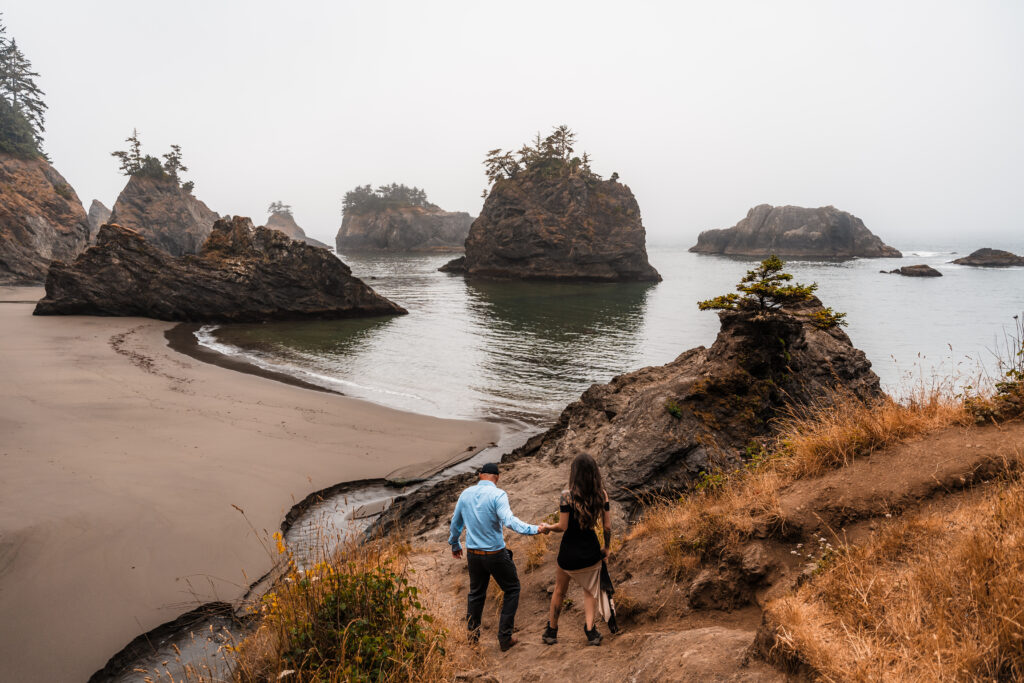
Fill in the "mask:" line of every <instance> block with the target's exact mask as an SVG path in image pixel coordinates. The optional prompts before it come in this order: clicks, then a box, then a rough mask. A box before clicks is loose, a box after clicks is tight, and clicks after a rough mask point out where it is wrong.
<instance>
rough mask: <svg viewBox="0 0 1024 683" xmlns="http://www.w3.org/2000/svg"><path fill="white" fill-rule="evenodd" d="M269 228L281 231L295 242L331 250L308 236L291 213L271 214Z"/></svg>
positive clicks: (268, 221) (268, 220) (268, 222)
mask: <svg viewBox="0 0 1024 683" xmlns="http://www.w3.org/2000/svg"><path fill="white" fill-rule="evenodd" d="M267 227H268V228H270V229H271V230H280V231H281V232H283V233H284V234H286V235H288V236H289V237H291V238H292V239H293V240H299V241H300V242H305V243H306V244H309V245H311V246H314V247H324V248H325V249H329V248H330V247H328V246H327V245H326V244H324V243H323V242H321V241H320V240H315V239H313V238H312V237H309V236H307V235H306V231H305V230H303V229H302V228H300V227H299V224H298V223H296V222H295V218H294V216H292V215H291V214H290V213H284V212H278V213H272V214H270V217H269V218H268V219H267Z"/></svg>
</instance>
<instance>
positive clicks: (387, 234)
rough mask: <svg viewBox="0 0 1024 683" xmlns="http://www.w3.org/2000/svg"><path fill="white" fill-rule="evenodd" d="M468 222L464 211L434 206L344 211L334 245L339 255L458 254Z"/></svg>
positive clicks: (468, 218) (467, 228) (465, 234)
mask: <svg viewBox="0 0 1024 683" xmlns="http://www.w3.org/2000/svg"><path fill="white" fill-rule="evenodd" d="M472 222H473V217H472V216H470V215H469V214H468V213H466V212H465V211H444V210H443V209H441V208H440V207H438V206H436V205H434V204H430V205H428V206H388V207H381V208H372V209H368V210H363V211H358V212H357V211H351V210H346V211H345V216H344V218H343V219H342V221H341V228H340V229H339V230H338V236H337V238H336V239H335V246H336V247H337V249H338V252H339V253H342V252H359V251H396V252H397V251H406V252H427V251H440V252H444V251H461V250H462V249H463V247H464V245H465V242H466V236H467V235H468V234H469V226H470V224H472Z"/></svg>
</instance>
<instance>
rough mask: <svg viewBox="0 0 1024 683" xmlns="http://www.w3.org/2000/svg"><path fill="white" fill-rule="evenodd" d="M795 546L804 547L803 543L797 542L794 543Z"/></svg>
mask: <svg viewBox="0 0 1024 683" xmlns="http://www.w3.org/2000/svg"><path fill="white" fill-rule="evenodd" d="M796 547H797V548H803V547H804V544H803V543H797V544H796Z"/></svg>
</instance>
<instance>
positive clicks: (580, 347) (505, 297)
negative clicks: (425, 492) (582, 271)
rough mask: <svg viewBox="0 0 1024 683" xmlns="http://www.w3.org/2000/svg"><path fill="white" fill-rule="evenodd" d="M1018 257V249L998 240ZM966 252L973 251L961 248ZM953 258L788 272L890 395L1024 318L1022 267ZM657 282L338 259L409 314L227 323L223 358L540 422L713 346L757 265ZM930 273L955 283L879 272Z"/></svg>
mask: <svg viewBox="0 0 1024 683" xmlns="http://www.w3.org/2000/svg"><path fill="white" fill-rule="evenodd" d="M1004 246H1013V245H1004ZM960 249H961V251H962V252H965V251H967V249H966V248H965V247H961V248H960ZM952 252H953V250H952V249H949V248H945V249H943V248H933V249H930V250H926V251H917V252H909V251H908V252H907V253H908V255H907V257H906V258H903V259H856V260H852V261H842V262H815V261H791V262H790V263H789V264H788V265H787V270H789V271H790V272H792V273H794V275H796V277H797V279H798V280H800V281H803V282H811V281H816V282H818V284H819V285H820V289H819V294H820V296H821V298H822V300H823V301H825V302H826V304H828V305H831V306H833V307H834V308H835V309H836V310H840V311H845V312H846V313H847V314H848V318H847V319H848V321H849V323H850V326H849V328H847V331H848V332H849V334H850V337H851V338H852V340H853V342H854V344H855V345H856V346H857V347H859V348H861V349H863V350H864V351H865V353H867V355H868V358H869V359H871V361H872V362H873V363H874V367H875V371H876V372H877V373H878V374H879V375H880V376H881V378H882V381H883V384H884V385H886V387H887V388H888V389H890V390H896V388H897V387H898V386H899V385H900V384H901V383H905V382H906V381H907V379H908V375H910V374H912V373H920V374H924V375H925V376H927V375H928V374H929V373H931V372H938V373H940V374H943V375H948V374H951V373H962V374H964V375H969V374H971V373H972V372H974V371H975V370H976V368H977V365H978V363H979V362H985V361H987V362H988V363H989V365H991V361H992V357H991V354H990V353H988V349H991V348H994V346H995V345H996V342H997V341H998V340H999V339H1000V338H1001V334H1002V330H1003V328H1004V327H1005V326H1006V325H1007V324H1010V323H1012V316H1013V315H1015V314H1018V313H1020V312H1021V311H1022V310H1024V268H1009V269H994V268H970V267H967V266H957V265H953V264H950V263H948V261H950V260H952V259H953V258H956V255H955V254H953V253H952ZM649 253H650V257H651V261H652V263H654V265H655V267H656V268H658V270H659V271H660V272H661V274H662V275H663V276H664V278H665V279H664V281H663V282H661V283H659V284H593V283H587V284H566V283H540V282H472V283H467V282H466V280H465V279H463V278H462V277H458V276H452V275H447V274H445V273H439V272H437V268H438V267H439V266H440V265H442V264H444V263H445V262H446V260H447V258H448V257H447V256H440V255H438V256H433V255H409V256H394V255H376V256H362V255H360V256H353V257H348V256H344V257H343V259H344V260H345V261H346V262H347V263H348V264H349V265H350V266H351V267H352V270H353V272H354V273H355V274H356V275H357V276H359V277H362V278H363V279H364V280H366V282H367V283H368V284H370V285H371V286H373V287H374V288H375V289H376V290H377V291H379V292H380V293H381V294H383V295H385V296H387V297H389V298H391V299H393V300H395V301H397V302H398V303H400V304H402V305H403V306H405V307H406V308H407V309H408V310H409V315H406V316H398V317H392V318H378V319H372V320H343V321H334V322H304V323H273V324H265V325H235V326H224V327H222V328H220V329H219V330H218V331H217V332H216V338H217V340H219V341H220V342H222V343H224V344H226V345H230V346H225V347H222V348H223V349H224V350H227V351H231V350H232V349H234V350H235V351H237V350H238V349H239V348H240V349H242V350H244V352H245V353H246V354H248V355H249V356H250V357H251V358H255V359H256V360H257V361H258V362H260V363H263V364H267V365H274V366H276V367H277V368H278V369H281V370H285V371H288V372H292V373H294V374H299V375H300V376H303V377H304V378H305V379H307V380H310V381H313V382H316V383H319V384H322V385H325V386H329V387H332V388H336V389H339V390H341V391H343V392H345V393H347V394H350V395H354V396H358V397H362V398H368V399H370V400H373V401H377V402H379V403H383V404H386V405H391V406H394V407H398V408H402V409H405V410H411V411H414V412H419V413H426V414H432V415H439V416H444V417H471V418H487V419H492V420H498V421H507V422H512V423H524V422H525V423H527V424H529V425H541V424H546V423H548V422H549V421H550V420H552V419H553V418H554V417H555V416H557V414H558V413H559V412H560V411H561V409H562V408H563V407H564V406H565V405H566V404H567V403H569V402H570V401H572V400H574V399H575V398H577V397H578V396H579V394H580V393H581V392H582V391H584V390H585V389H586V388H587V387H588V386H590V385H591V384H592V383H594V382H604V381H607V380H609V379H610V378H611V377H613V376H615V375H617V374H620V373H622V372H627V371H629V370H634V369H636V368H640V367H643V366H645V365H655V364H662V363H667V362H669V361H671V360H672V359H674V358H675V357H676V356H678V355H679V354H680V353H682V352H683V351H685V350H686V349H689V348H691V347H694V346H698V345H701V344H703V345H709V344H710V343H711V342H713V341H714V338H715V334H716V333H717V331H718V319H717V317H716V316H715V315H714V314H713V313H710V312H706V311H698V309H697V305H696V302H697V301H698V300H701V299H706V298H709V297H712V296H715V295H717V294H722V293H724V292H728V291H732V289H733V288H734V287H735V285H736V282H737V281H738V280H739V279H740V277H742V276H743V274H744V273H745V272H746V270H747V269H749V268H751V267H752V266H753V265H754V264H755V263H756V260H755V259H737V258H729V257H718V256H707V255H700V254H690V253H688V252H687V251H686V250H685V249H684V248H651V249H649ZM914 263H927V264H929V265H932V266H934V267H936V268H938V269H939V270H940V271H942V272H943V273H944V275H945V277H942V278H933V279H919V278H906V277H900V276H897V275H882V274H880V273H879V270H882V269H885V270H891V269H893V268H898V267H900V266H902V265H910V264H914Z"/></svg>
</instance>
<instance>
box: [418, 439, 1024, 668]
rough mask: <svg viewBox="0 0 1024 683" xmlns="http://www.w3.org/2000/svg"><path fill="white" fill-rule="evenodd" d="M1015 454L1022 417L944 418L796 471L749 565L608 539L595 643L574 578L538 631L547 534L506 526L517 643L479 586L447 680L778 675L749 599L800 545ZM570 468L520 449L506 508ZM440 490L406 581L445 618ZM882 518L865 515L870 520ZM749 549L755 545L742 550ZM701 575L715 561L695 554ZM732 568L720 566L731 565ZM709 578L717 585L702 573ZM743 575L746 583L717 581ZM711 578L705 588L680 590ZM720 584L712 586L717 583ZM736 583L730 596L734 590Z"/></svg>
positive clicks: (447, 581) (551, 568) (546, 576)
mask: <svg viewBox="0 0 1024 683" xmlns="http://www.w3.org/2000/svg"><path fill="white" fill-rule="evenodd" d="M1022 455H1024V422H1021V421H1015V422H1009V423H1005V424H1002V425H999V426H996V425H987V426H981V427H976V426H969V427H960V426H956V427H949V428H944V429H941V430H938V431H935V432H932V433H929V434H926V435H924V436H922V437H920V438H917V439H915V440H912V441H908V442H904V443H900V444H897V445H895V446H892V447H889V448H886V449H883V450H880V451H877V452H875V453H874V454H872V455H870V456H867V457H863V458H861V459H858V460H857V461H855V462H853V463H850V464H848V465H847V466H846V467H844V468H842V469H838V470H834V471H830V472H827V473H825V474H824V475H822V476H819V477H815V478H808V479H802V480H798V481H796V482H794V483H792V484H790V485H789V486H787V487H785V488H783V489H782V490H781V491H780V492H779V497H780V503H781V510H782V517H783V520H784V522H783V525H782V530H781V531H780V532H777V533H773V534H762V535H761V537H755V538H754V539H751V540H750V541H749V543H748V547H747V549H746V551H750V552H746V551H745V555H744V557H747V556H751V557H754V558H755V559H756V561H752V564H753V565H756V566H753V567H751V568H750V574H748V575H746V576H741V575H736V574H729V573H728V572H724V573H722V574H721V576H720V577H713V579H712V580H705V581H704V583H703V584H701V585H700V587H698V585H697V584H698V582H697V581H694V582H691V581H677V580H675V579H674V578H673V576H672V575H671V573H670V571H669V569H668V566H667V564H668V563H667V562H666V558H665V552H664V548H662V547H660V544H659V542H658V541H656V540H655V539H654V538H652V537H639V538H634V539H627V540H625V541H621V545H620V542H616V541H613V549H614V550H615V553H614V555H613V558H612V559H611V561H610V566H609V569H610V572H611V575H612V578H613V580H614V581H616V588H617V594H616V601H617V604H618V607H619V616H620V624H621V626H622V632H621V633H620V634H619V635H614V636H613V635H609V634H608V629H607V626H606V625H605V624H600V625H599V629H600V630H601V632H602V633H603V634H605V639H604V644H603V645H602V646H601V647H597V648H594V647H587V646H586V641H585V638H584V635H583V629H582V623H583V614H582V596H581V593H580V590H579V589H578V588H577V587H575V586H574V585H572V586H570V589H569V594H568V597H569V599H570V601H571V604H570V605H569V606H568V607H567V609H565V610H564V611H563V613H562V617H561V620H560V624H559V642H558V644H556V645H554V646H545V645H543V644H542V643H541V640H540V635H541V632H542V631H543V628H544V624H545V622H546V621H547V612H548V605H549V599H550V591H551V590H552V587H553V583H554V575H555V556H556V554H557V550H558V543H559V538H558V536H557V535H556V534H552V535H551V536H550V537H543V536H538V537H522V536H517V535H514V534H510V536H511V537H510V538H508V539H507V540H508V543H509V547H510V548H511V549H512V551H513V553H514V556H515V560H516V564H517V566H518V569H519V575H520V579H521V581H522V593H521V595H520V605H519V612H518V616H517V620H516V621H517V625H518V629H519V630H518V634H517V635H518V638H519V640H520V644H519V645H518V646H516V647H515V648H513V649H512V650H510V651H508V652H506V653H502V652H500V650H499V649H498V646H497V640H496V630H495V629H496V627H497V615H498V610H499V602H498V597H499V596H500V592H499V591H498V590H497V587H496V586H492V587H491V591H490V593H489V595H488V604H487V606H486V608H485V611H484V620H483V635H482V637H481V640H480V643H479V644H478V645H476V646H471V645H469V644H468V643H467V642H466V641H465V638H464V636H463V635H462V633H461V632H459V631H458V629H457V628H456V629H455V631H456V632H455V635H454V638H455V642H454V643H453V644H452V645H453V647H454V649H455V650H461V651H464V652H468V653H469V654H470V657H471V659H470V661H472V662H473V667H475V668H474V669H472V670H467V671H466V672H465V673H464V674H463V676H462V677H461V678H459V679H458V680H478V681H499V682H502V683H504V682H507V681H589V682H591V683H597V682H599V681H666V680H673V681H691V680H692V681H698V680H701V681H781V680H788V679H790V677H789V675H788V674H785V673H783V672H781V671H779V670H777V669H775V668H773V667H772V666H770V665H769V664H767V663H766V662H764V661H763V660H762V659H760V657H759V655H758V654H757V652H756V650H755V648H754V647H753V646H754V641H755V636H756V633H757V630H758V628H759V627H760V625H761V606H762V605H763V604H765V602H766V601H767V600H769V599H771V598H774V597H777V596H779V595H782V594H785V593H787V592H789V591H791V590H793V589H794V588H795V587H796V585H797V584H798V583H799V582H800V581H802V580H803V579H804V578H806V576H807V575H808V572H809V569H810V565H809V563H808V560H807V558H806V556H805V555H804V554H803V551H797V549H798V548H801V547H804V546H809V545H811V544H813V543H817V542H818V539H819V538H822V537H828V538H830V539H831V540H832V541H833V542H834V541H836V540H837V539H845V540H846V541H847V542H850V543H858V542H861V541H863V539H865V538H867V537H869V536H870V534H873V533H874V531H875V528H876V527H877V526H880V525H881V523H882V522H885V521H886V518H887V517H888V516H892V517H898V516H900V515H901V514H908V513H914V512H917V511H922V510H925V509H928V508H932V507H935V506H948V505H955V504H957V502H958V501H959V500H960V499H962V498H964V497H967V496H971V495H974V493H975V492H976V491H977V490H978V489H981V488H983V487H985V486H987V485H988V484H987V482H988V480H989V479H991V478H992V477H994V476H996V475H998V474H999V473H1000V472H1002V471H1005V470H1007V469H1009V468H1012V467H1015V466H1016V464H1017V463H1019V462H1020V459H1021V457H1022ZM567 475H568V467H567V466H558V467H552V466H551V465H549V464H546V463H539V462H536V461H533V460H530V459H524V460H520V461H517V462H515V463H511V464H508V465H506V466H504V467H503V470H502V476H501V481H500V484H499V485H500V486H501V487H502V488H504V489H505V490H506V491H508V494H509V498H510V501H511V504H512V509H513V511H514V512H515V513H516V514H517V515H518V516H519V517H520V518H522V519H524V520H527V521H530V522H539V521H542V520H544V518H546V517H548V516H549V515H551V514H552V513H555V512H556V511H557V500H558V492H559V491H560V490H561V488H562V487H563V486H564V481H565V479H566V477H567ZM468 483H469V481H467V480H465V479H463V480H460V481H459V482H458V484H457V485H452V486H449V487H448V488H447V489H439V490H437V491H436V492H435V494H436V495H435V496H433V499H432V500H431V501H430V502H429V504H424V503H422V502H420V503H419V504H420V505H421V506H422V507H423V510H422V511H423V512H425V513H427V514H424V515H423V516H422V519H423V520H427V523H424V524H423V525H422V526H420V527H419V528H418V529H415V528H414V529H411V531H413V532H414V533H415V534H416V535H415V537H414V545H413V547H414V550H413V552H412V554H411V557H410V561H411V563H412V566H413V568H414V569H415V570H416V574H415V581H416V583H417V584H418V585H419V586H420V587H421V588H422V589H423V590H424V591H425V593H426V594H427V595H428V596H429V597H430V599H431V600H432V601H433V602H434V603H435V605H436V606H437V607H438V608H439V609H440V610H441V611H442V612H443V613H444V615H445V617H446V618H448V619H450V620H451V623H452V624H460V623H461V622H460V621H459V620H460V618H461V617H462V615H463V614H464V613H465V596H466V592H467V590H468V583H469V581H468V575H467V572H466V566H465V562H464V561H456V560H453V559H452V558H451V555H450V553H449V552H448V550H447V548H446V545H445V541H446V538H447V521H448V516H449V515H450V514H451V510H452V507H453V504H454V500H455V497H456V496H457V495H458V492H459V490H461V488H462V487H464V486H465V485H466V484H468ZM613 513H614V517H615V530H614V536H615V537H616V538H617V539H623V538H624V537H625V535H626V532H627V525H628V522H627V520H626V519H625V517H624V515H623V512H622V509H621V507H620V506H619V505H618V504H616V503H613ZM879 518H881V519H880V521H876V520H879ZM751 549H754V550H751ZM701 571H702V572H703V574H702V575H701V576H705V575H706V574H711V575H714V574H715V572H722V568H721V567H716V566H711V565H710V564H709V565H708V566H705V567H703V568H701ZM730 571H732V570H730ZM719 579H720V580H721V582H722V583H721V584H720V585H716V584H715V583H714V581H715V580H719ZM729 581H733V582H734V583H735V582H739V583H743V582H746V584H745V585H746V586H747V587H748V588H749V589H750V590H749V591H748V592H743V591H739V592H734V593H729V590H730V589H735V588H736V586H735V585H729V583H728V582H729ZM709 585H710V586H711V587H712V590H711V591H710V594H711V595H712V599H709V600H706V601H702V600H696V599H695V598H697V597H700V596H691V593H692V592H694V591H698V590H706V589H707V587H708V586H709ZM715 590H717V591H719V594H728V595H727V597H729V599H732V600H733V601H736V600H739V602H740V603H741V606H739V607H737V608H736V609H732V610H722V609H708V608H706V607H694V606H693V605H694V604H695V603H696V604H703V605H706V606H711V607H714V606H715V605H716V602H715V600H714V599H713V598H714V595H715ZM723 591H724V593H723ZM737 596H739V597H738V598H737Z"/></svg>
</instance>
